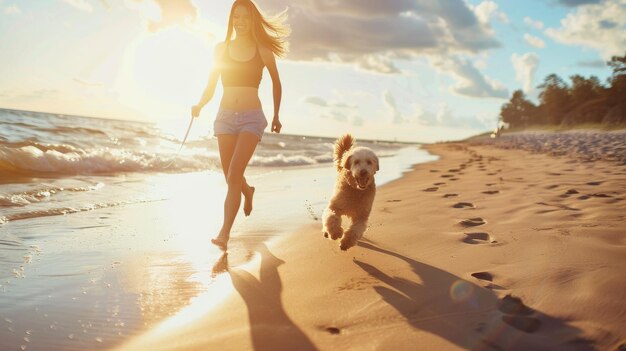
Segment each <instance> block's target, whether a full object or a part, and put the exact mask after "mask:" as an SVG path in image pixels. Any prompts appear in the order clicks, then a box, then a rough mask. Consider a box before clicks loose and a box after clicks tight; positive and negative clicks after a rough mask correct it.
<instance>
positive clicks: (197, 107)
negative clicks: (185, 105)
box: [191, 105, 202, 118]
mask: <svg viewBox="0 0 626 351" xmlns="http://www.w3.org/2000/svg"><path fill="white" fill-rule="evenodd" d="M201 110H202V106H201V105H193V106H191V117H193V118H197V117H198V116H200V111H201Z"/></svg>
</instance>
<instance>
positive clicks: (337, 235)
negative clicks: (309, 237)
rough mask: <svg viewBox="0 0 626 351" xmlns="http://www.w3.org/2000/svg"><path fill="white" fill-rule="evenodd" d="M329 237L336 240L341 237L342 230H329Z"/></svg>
mask: <svg viewBox="0 0 626 351" xmlns="http://www.w3.org/2000/svg"><path fill="white" fill-rule="evenodd" d="M329 235H330V238H331V239H333V240H337V239H339V238H341V236H342V235H343V229H341V228H340V229H338V230H331V231H330V233H329Z"/></svg>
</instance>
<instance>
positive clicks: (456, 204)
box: [452, 202, 475, 208]
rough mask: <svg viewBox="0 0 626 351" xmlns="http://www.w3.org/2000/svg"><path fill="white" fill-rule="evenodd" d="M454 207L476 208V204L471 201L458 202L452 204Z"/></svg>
mask: <svg viewBox="0 0 626 351" xmlns="http://www.w3.org/2000/svg"><path fill="white" fill-rule="evenodd" d="M452 207H454V208H475V207H474V204H473V203H471V202H457V203H455V204H454V205H452Z"/></svg>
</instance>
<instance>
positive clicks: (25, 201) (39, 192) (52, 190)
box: [0, 183, 104, 207]
mask: <svg viewBox="0 0 626 351" xmlns="http://www.w3.org/2000/svg"><path fill="white" fill-rule="evenodd" d="M103 187H104V184H103V183H97V184H95V185H92V186H88V187H72V188H64V187H60V186H51V187H44V188H39V189H35V190H29V191H23V192H17V193H9V194H0V207H24V206H28V205H30V204H33V203H37V202H41V201H43V200H47V199H50V198H51V197H52V196H54V195H56V194H60V193H61V192H64V191H69V192H84V191H92V190H98V189H101V188H103Z"/></svg>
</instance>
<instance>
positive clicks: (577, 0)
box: [557, 0, 600, 7]
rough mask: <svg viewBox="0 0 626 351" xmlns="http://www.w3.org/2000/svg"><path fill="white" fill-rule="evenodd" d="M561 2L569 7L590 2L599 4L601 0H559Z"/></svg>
mask: <svg viewBox="0 0 626 351" xmlns="http://www.w3.org/2000/svg"><path fill="white" fill-rule="evenodd" d="M557 2H558V3H559V4H561V5H563V6H568V7H575V6H580V5H588V4H599V3H600V0H558V1H557Z"/></svg>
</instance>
